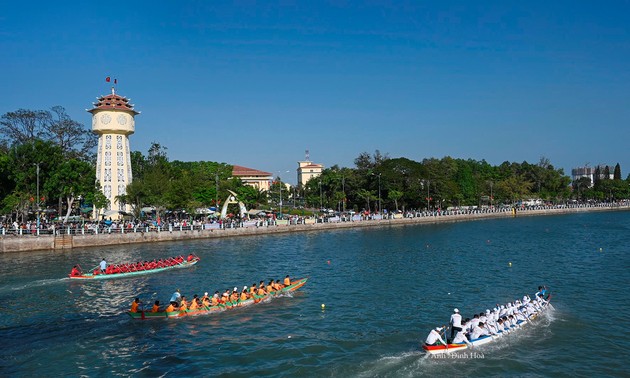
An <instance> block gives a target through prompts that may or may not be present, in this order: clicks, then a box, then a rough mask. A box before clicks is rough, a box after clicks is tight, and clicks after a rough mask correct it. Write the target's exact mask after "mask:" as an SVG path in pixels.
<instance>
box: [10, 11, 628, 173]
mask: <svg viewBox="0 0 630 378" xmlns="http://www.w3.org/2000/svg"><path fill="white" fill-rule="evenodd" d="M8 4H10V5H7V4H5V6H4V7H3V12H2V14H1V15H0V51H2V59H0V72H1V75H2V90H1V92H2V98H1V99H2V101H0V114H4V113H5V112H8V111H13V110H16V109H19V108H26V109H47V108H50V107H52V106H55V105H61V106H64V107H65V108H66V110H67V111H68V112H69V114H70V115H71V116H72V117H73V118H74V119H75V120H77V121H80V122H82V123H84V124H85V125H86V126H89V125H91V119H90V114H89V113H87V112H85V109H87V108H90V107H91V104H92V102H93V101H94V100H95V97H96V96H99V95H103V94H107V93H108V92H109V91H110V89H109V85H108V84H107V83H106V82H105V77H106V76H111V77H112V78H117V79H118V88H117V92H118V93H119V94H121V95H123V96H127V97H130V98H131V99H132V102H133V103H134V104H135V105H136V109H137V110H139V111H141V112H142V114H141V115H139V116H138V117H137V118H136V133H135V134H134V135H133V136H131V147H132V149H133V150H139V151H142V152H143V153H145V154H146V152H147V150H148V148H149V146H150V144H151V142H153V141H155V142H158V143H160V144H162V145H164V146H166V147H167V148H168V155H169V158H170V159H171V160H185V161H193V160H209V161H219V162H226V163H230V164H238V165H244V166H248V167H251V168H256V169H260V170H265V171H269V172H273V173H274V174H275V175H278V174H280V176H281V177H282V178H283V180H285V181H288V182H291V183H295V180H296V178H295V169H296V168H297V161H298V160H303V159H304V151H305V150H306V149H308V150H310V157H311V160H312V161H315V162H318V163H322V164H324V165H325V166H326V167H329V166H331V165H333V164H338V165H339V166H347V167H353V166H354V163H353V162H354V159H355V158H356V157H357V156H358V155H359V154H360V153H361V152H369V153H373V152H374V151H375V150H380V151H381V153H387V154H389V156H390V157H407V158H409V159H413V160H416V161H422V159H424V158H427V157H437V158H441V157H444V156H451V157H454V158H464V159H468V158H472V159H476V160H481V159H485V160H486V161H488V162H489V163H491V164H495V165H496V164H500V163H502V162H504V161H510V162H512V161H515V162H523V161H528V162H530V163H536V162H538V161H539V159H540V158H541V157H542V156H544V157H546V158H548V159H550V160H551V163H552V164H553V165H554V166H556V167H558V168H563V169H564V170H565V173H566V174H570V169H571V167H574V166H580V165H584V164H585V163H589V164H590V165H596V164H599V163H606V164H611V165H614V164H616V163H620V164H621V168H622V174H623V176H624V178H625V177H626V176H627V175H628V173H630V152H629V151H630V148H628V144H629V142H630V127H628V126H629V123H630V101H629V100H630V95H629V93H630V72H629V70H630V2H629V1H606V2H594V1H578V2H575V1H572V2H569V1H554V2H544V1H531V2H522V1H519V2H511V1H496V2H493V1H477V2H472V1H452V2H449V1H433V2H421V1H413V2H398V1H397V2H351V1H338V2H314V1H308V2H307V1H304V2H289V1H284V2H281V3H279V4H277V5H269V4H268V2H256V1H237V2H231V3H228V2H216V1H184V2H174V1H168V2H165V1H164V2H163V1H153V2H142V1H137V2H127V3H115V2H114V3H111V2H110V3H103V2H99V3H97V2H76V3H74V4H71V2H57V3H51V2H31V3H29V2H24V3H18V2H11V3H8ZM286 171H289V173H286ZM278 172H279V173H278Z"/></svg>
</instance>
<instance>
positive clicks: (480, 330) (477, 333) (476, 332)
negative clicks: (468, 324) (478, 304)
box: [470, 322, 490, 341]
mask: <svg viewBox="0 0 630 378" xmlns="http://www.w3.org/2000/svg"><path fill="white" fill-rule="evenodd" d="M481 336H490V333H489V332H488V330H487V329H486V328H485V326H484V324H483V323H481V322H479V324H478V325H477V326H476V327H475V328H474V329H473V331H472V333H471V334H470V340H471V341H472V340H476V339H478V338H480V337H481Z"/></svg>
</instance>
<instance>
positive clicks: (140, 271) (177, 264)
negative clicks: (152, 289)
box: [68, 255, 200, 280]
mask: <svg viewBox="0 0 630 378" xmlns="http://www.w3.org/2000/svg"><path fill="white" fill-rule="evenodd" d="M199 260H200V259H199V257H198V256H195V255H192V257H189V258H188V259H187V260H182V261H173V262H172V263H170V264H169V265H163V266H160V265H157V266H155V267H153V268H147V267H145V266H142V267H136V266H134V263H132V264H117V265H116V266H117V267H124V270H127V271H120V272H116V273H98V274H95V273H94V269H92V272H91V273H81V274H79V275H72V274H69V275H68V277H69V278H70V279H71V280H110V279H115V278H123V277H134V276H141V275H145V274H153V273H159V272H164V271H166V270H171V269H181V268H190V267H191V266H193V265H195V264H196V263H198V262H199Z"/></svg>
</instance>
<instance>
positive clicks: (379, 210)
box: [378, 173, 382, 214]
mask: <svg viewBox="0 0 630 378" xmlns="http://www.w3.org/2000/svg"><path fill="white" fill-rule="evenodd" d="M378 213H379V214H381V213H382V210H381V174H380V173H379V174H378Z"/></svg>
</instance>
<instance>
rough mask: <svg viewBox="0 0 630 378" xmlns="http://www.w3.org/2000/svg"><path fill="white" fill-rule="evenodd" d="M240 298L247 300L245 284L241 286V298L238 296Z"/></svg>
mask: <svg viewBox="0 0 630 378" xmlns="http://www.w3.org/2000/svg"><path fill="white" fill-rule="evenodd" d="M240 300H241V302H242V301H246V300H247V286H245V287H244V288H243V291H241V298H240Z"/></svg>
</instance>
